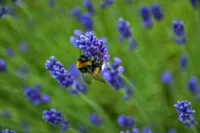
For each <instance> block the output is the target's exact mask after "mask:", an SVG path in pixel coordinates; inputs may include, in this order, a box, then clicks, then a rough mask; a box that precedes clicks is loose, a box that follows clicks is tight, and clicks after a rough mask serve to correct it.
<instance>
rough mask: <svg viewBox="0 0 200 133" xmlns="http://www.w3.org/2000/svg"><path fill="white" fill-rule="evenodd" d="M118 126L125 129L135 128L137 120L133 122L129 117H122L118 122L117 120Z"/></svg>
mask: <svg viewBox="0 0 200 133" xmlns="http://www.w3.org/2000/svg"><path fill="white" fill-rule="evenodd" d="M117 122H118V124H119V125H120V126H121V127H123V128H127V129H130V128H133V127H134V125H135V120H133V118H132V117H130V116H127V115H121V116H120V117H119V118H118V120H117Z"/></svg>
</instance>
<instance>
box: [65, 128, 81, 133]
mask: <svg viewBox="0 0 200 133" xmlns="http://www.w3.org/2000/svg"><path fill="white" fill-rule="evenodd" d="M67 132H69V133H80V131H78V130H76V129H74V128H71V127H70V128H69V129H68V130H67Z"/></svg>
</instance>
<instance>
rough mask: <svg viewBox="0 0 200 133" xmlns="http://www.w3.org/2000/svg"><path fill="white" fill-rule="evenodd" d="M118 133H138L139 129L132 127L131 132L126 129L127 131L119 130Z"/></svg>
mask: <svg viewBox="0 0 200 133" xmlns="http://www.w3.org/2000/svg"><path fill="white" fill-rule="evenodd" d="M120 133H139V131H138V129H136V128H133V129H132V132H130V131H129V130H127V131H121V132H120Z"/></svg>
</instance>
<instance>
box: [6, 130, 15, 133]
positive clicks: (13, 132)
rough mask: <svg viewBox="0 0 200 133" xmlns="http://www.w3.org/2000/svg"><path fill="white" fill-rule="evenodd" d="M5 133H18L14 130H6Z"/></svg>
mask: <svg viewBox="0 0 200 133" xmlns="http://www.w3.org/2000/svg"><path fill="white" fill-rule="evenodd" d="M3 133H16V132H15V131H13V130H9V129H5V130H3Z"/></svg>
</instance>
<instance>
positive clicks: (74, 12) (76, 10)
mask: <svg viewBox="0 0 200 133" xmlns="http://www.w3.org/2000/svg"><path fill="white" fill-rule="evenodd" d="M70 12H71V15H72V16H73V17H75V18H76V19H77V20H80V19H81V16H82V13H81V9H80V7H76V8H74V9H72V10H71V11H70Z"/></svg>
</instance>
